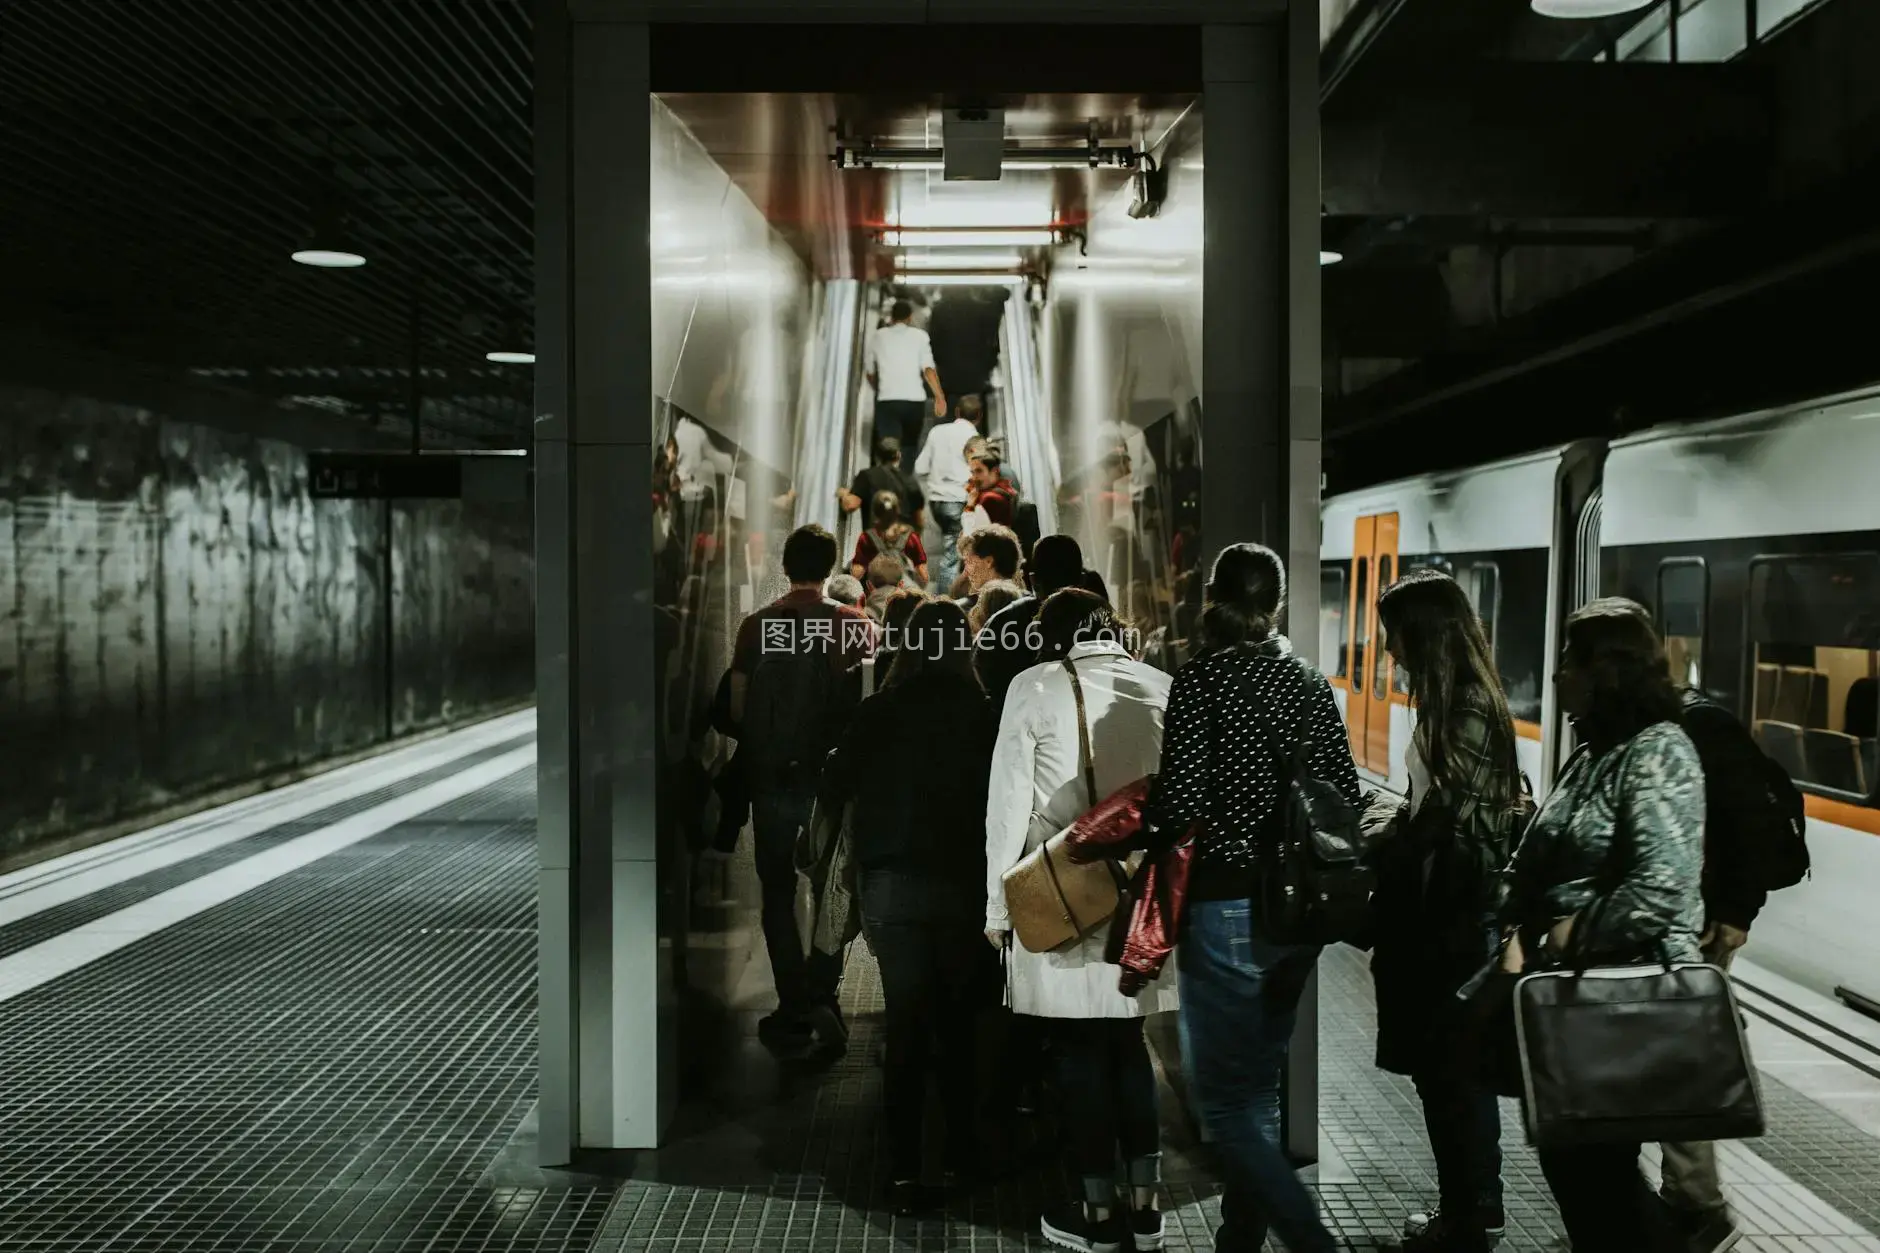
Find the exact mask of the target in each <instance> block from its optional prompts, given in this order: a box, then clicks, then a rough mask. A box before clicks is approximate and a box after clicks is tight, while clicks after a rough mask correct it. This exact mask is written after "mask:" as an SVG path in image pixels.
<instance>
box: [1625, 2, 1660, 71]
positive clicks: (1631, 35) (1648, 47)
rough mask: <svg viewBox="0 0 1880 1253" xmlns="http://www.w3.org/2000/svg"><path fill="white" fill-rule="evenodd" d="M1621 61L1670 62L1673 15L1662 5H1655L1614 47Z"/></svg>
mask: <svg viewBox="0 0 1880 1253" xmlns="http://www.w3.org/2000/svg"><path fill="white" fill-rule="evenodd" d="M1613 50H1614V52H1615V53H1616V54H1617V59H1618V60H1620V61H1669V60H1670V59H1671V14H1670V11H1669V10H1668V9H1667V8H1666V7H1665V6H1664V5H1662V4H1660V5H1655V6H1653V8H1652V11H1651V12H1650V13H1647V14H1646V15H1645V16H1644V17H1643V18H1641V19H1640V20H1639V22H1638V25H1636V26H1634V27H1633V28H1632V29H1631V30H1628V31H1627V32H1626V33H1625V34H1623V35H1621V36H1619V39H1618V42H1617V43H1616V44H1614V46H1613Z"/></svg>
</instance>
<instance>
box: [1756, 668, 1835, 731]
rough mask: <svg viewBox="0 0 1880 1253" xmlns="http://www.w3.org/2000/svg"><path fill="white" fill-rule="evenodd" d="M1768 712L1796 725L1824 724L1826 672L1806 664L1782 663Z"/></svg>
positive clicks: (1778, 718)
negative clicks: (1779, 676)
mask: <svg viewBox="0 0 1880 1253" xmlns="http://www.w3.org/2000/svg"><path fill="white" fill-rule="evenodd" d="M1769 716H1770V717H1771V718H1773V719H1774V720H1775V721H1777V722H1792V723H1794V724H1795V725H1796V726H1798V727H1825V726H1827V725H1828V676H1827V675H1825V674H1823V673H1821V671H1819V670H1815V669H1812V668H1810V667H1808V666H1783V667H1782V680H1781V682H1780V683H1778V684H1777V685H1776V703H1775V710H1774V712H1773V713H1771V714H1770V715H1769Z"/></svg>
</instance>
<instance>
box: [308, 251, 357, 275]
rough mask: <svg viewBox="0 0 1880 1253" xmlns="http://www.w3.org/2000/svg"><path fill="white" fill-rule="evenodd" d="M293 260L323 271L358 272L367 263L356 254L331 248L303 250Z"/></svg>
mask: <svg viewBox="0 0 1880 1253" xmlns="http://www.w3.org/2000/svg"><path fill="white" fill-rule="evenodd" d="M293 259H294V260H296V261H298V262H300V264H302V265H312V266H318V267H319V268H320V269H322V270H356V269H358V268H359V267H360V266H362V265H364V264H365V263H366V259H365V258H364V257H362V256H360V255H359V254H358V253H356V252H340V251H338V250H336V249H331V248H302V249H301V250H300V251H299V252H297V253H295V254H294V258H293Z"/></svg>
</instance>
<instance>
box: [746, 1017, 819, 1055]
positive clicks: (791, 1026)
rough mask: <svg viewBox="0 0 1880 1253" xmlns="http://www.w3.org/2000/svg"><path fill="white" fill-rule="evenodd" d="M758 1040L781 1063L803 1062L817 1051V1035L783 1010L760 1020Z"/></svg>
mask: <svg viewBox="0 0 1880 1253" xmlns="http://www.w3.org/2000/svg"><path fill="white" fill-rule="evenodd" d="M757 1039H758V1042H759V1043H761V1044H762V1045H763V1046H764V1047H765V1048H767V1049H769V1050H770V1053H771V1055H772V1056H773V1057H775V1058H777V1059H778V1060H779V1061H787V1062H794V1061H802V1060H803V1059H804V1058H806V1057H808V1056H809V1055H810V1054H812V1053H813V1052H815V1050H816V1033H815V1032H814V1031H812V1030H811V1029H810V1028H809V1027H807V1026H805V1025H804V1023H803V1021H802V1020H801V1019H799V1018H796V1017H794V1016H786V1015H785V1014H784V1013H783V1011H781V1010H779V1011H778V1012H776V1013H774V1014H769V1015H766V1016H765V1017H763V1018H761V1019H759V1020H758V1023H757Z"/></svg>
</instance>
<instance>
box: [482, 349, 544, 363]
mask: <svg viewBox="0 0 1880 1253" xmlns="http://www.w3.org/2000/svg"><path fill="white" fill-rule="evenodd" d="M483 359H484V360H485V361H494V362H496V363H497V364H498V365H534V364H535V354H534V353H532V352H486V353H484V354H483Z"/></svg>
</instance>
